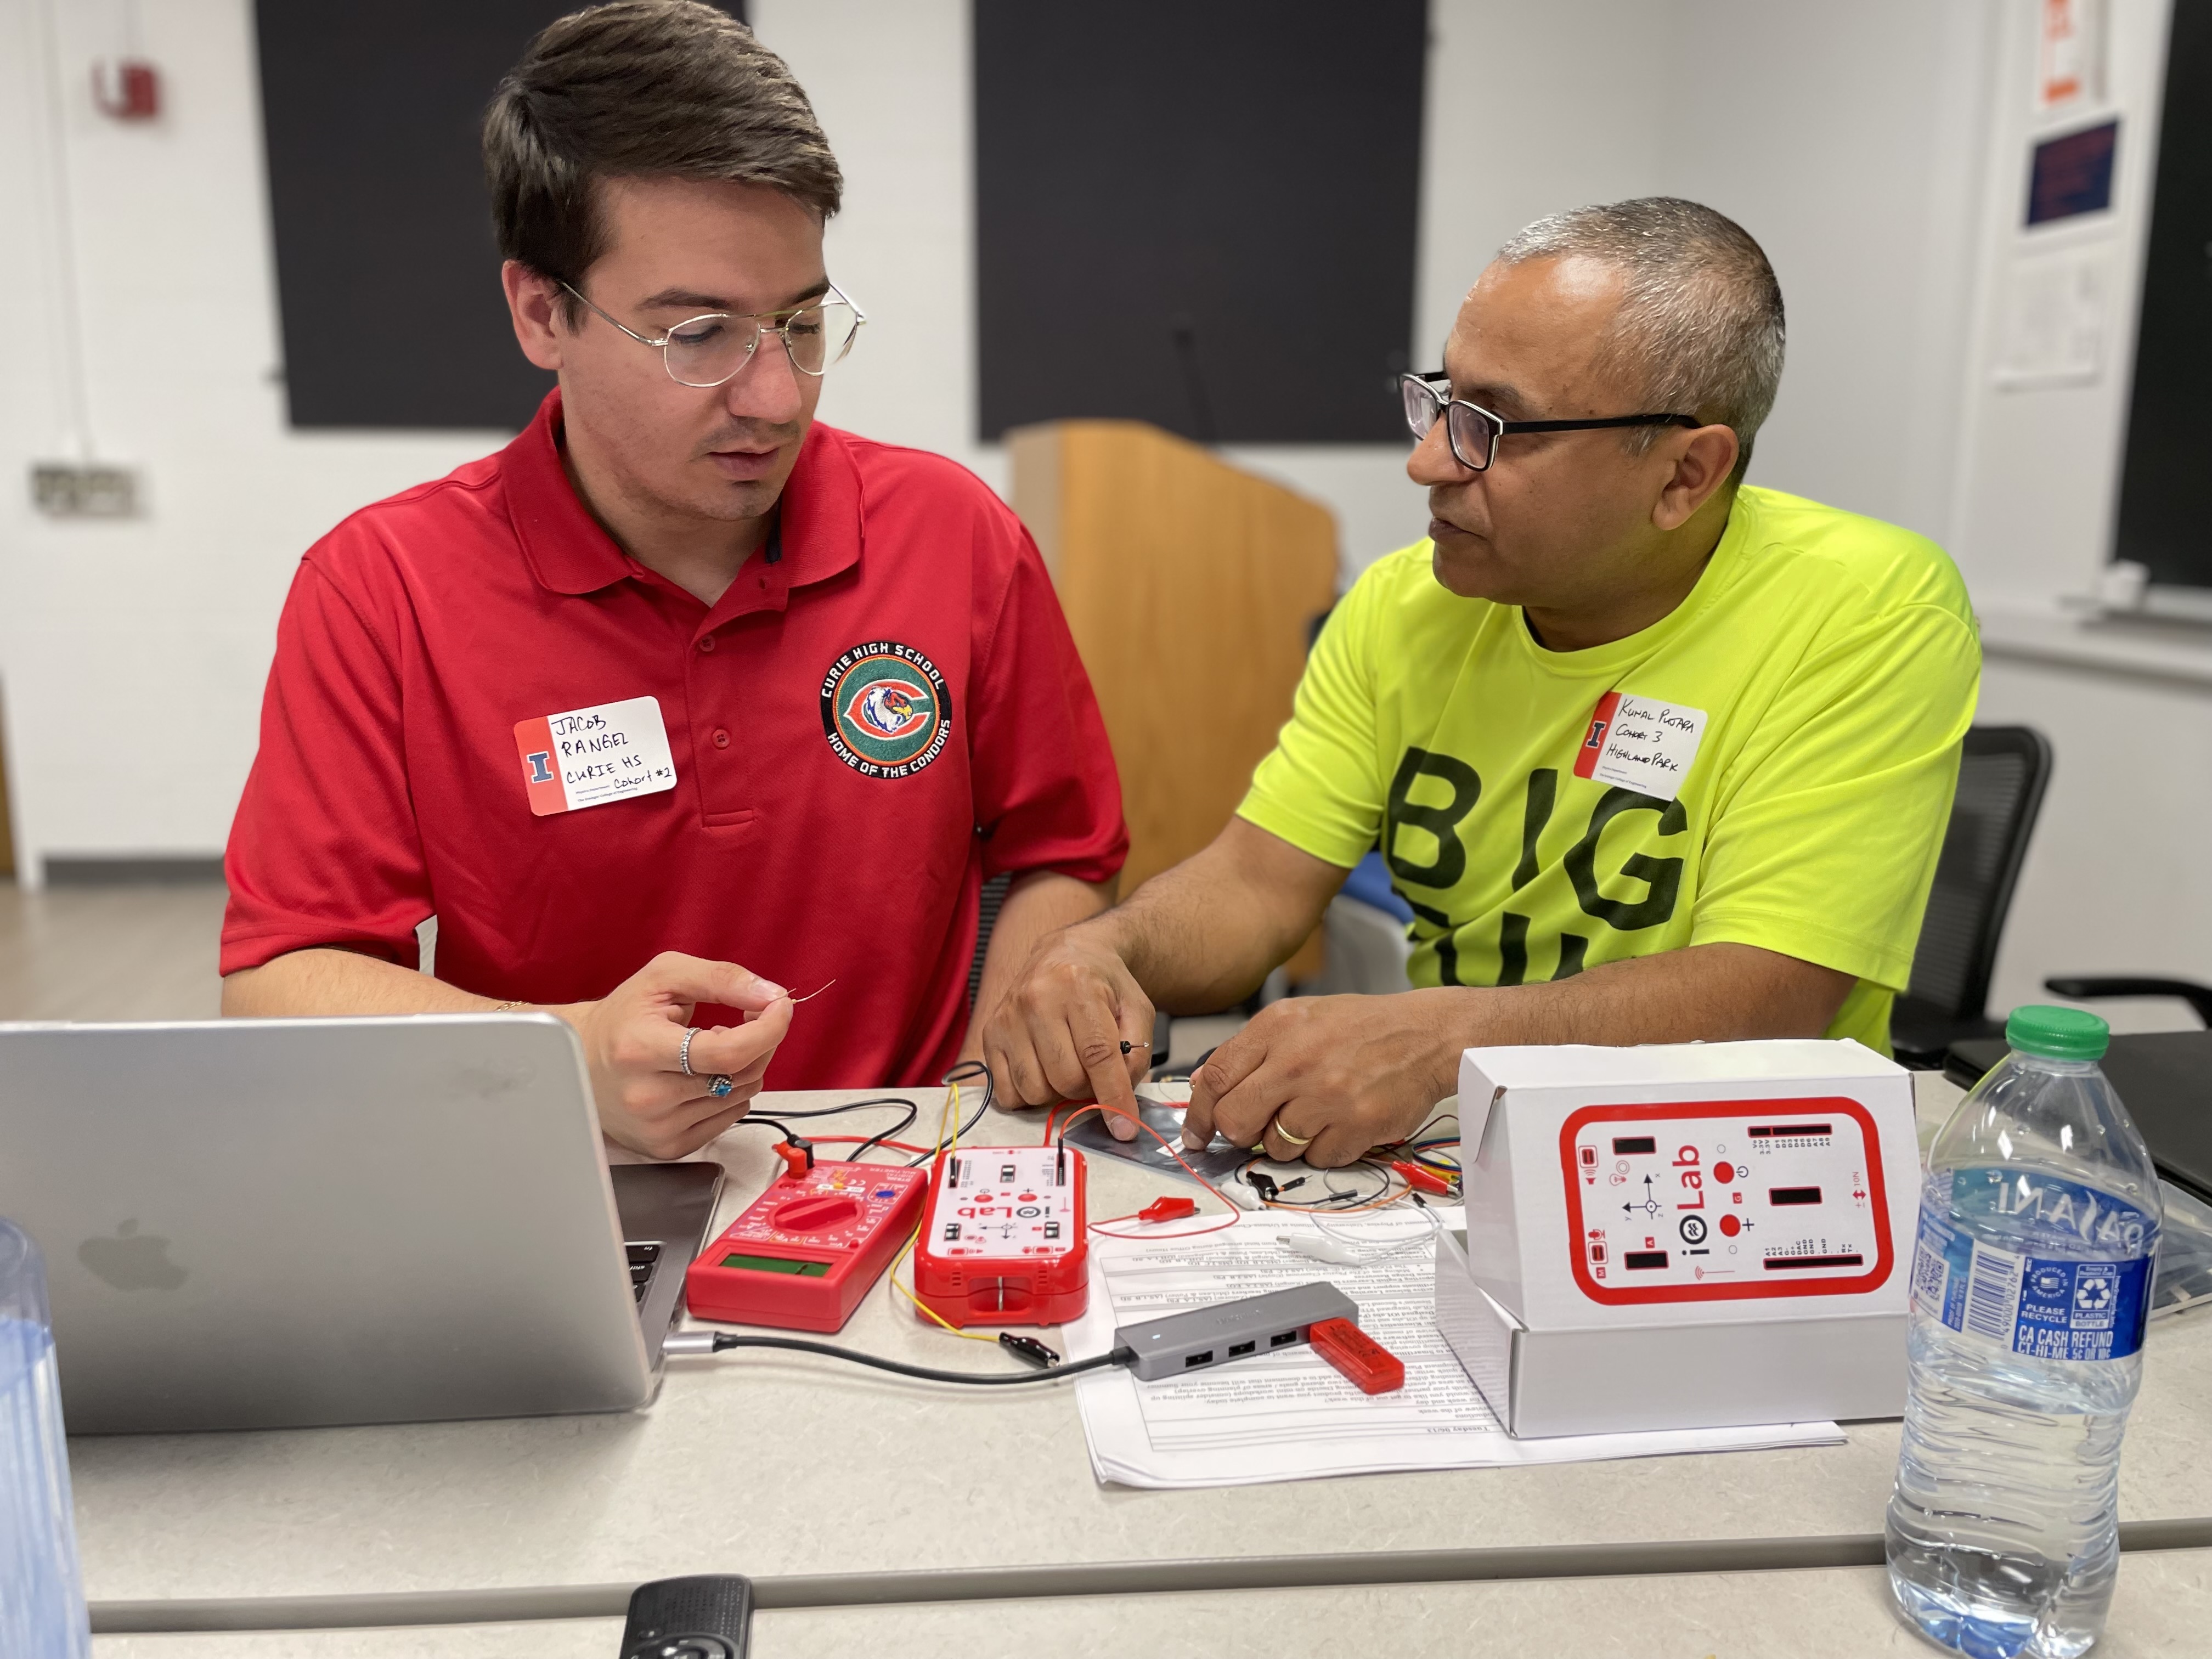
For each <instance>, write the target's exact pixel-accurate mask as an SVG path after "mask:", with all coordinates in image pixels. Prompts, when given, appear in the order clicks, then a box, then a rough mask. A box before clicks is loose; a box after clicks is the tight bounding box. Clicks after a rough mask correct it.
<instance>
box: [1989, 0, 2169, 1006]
mask: <svg viewBox="0 0 2212 1659" xmlns="http://www.w3.org/2000/svg"><path fill="white" fill-rule="evenodd" d="M2108 3H2109V10H2110V17H2111V40H2110V62H2109V64H2108V69H2107V76H2108V97H2107V99H2106V102H2105V106H2104V107H2106V108H2107V109H2109V111H2110V112H2114V113H2117V114H2118V116H2119V118H2120V122H2121V126H2120V138H2119V146H2118V168H2117V173H2116V179H2115V197H2116V204H2117V205H2116V210H2115V212H2114V213H2113V214H2112V216H2110V218H2109V219H2108V220H2105V221H2103V222H2085V223H2083V224H2081V225H2080V226H2077V227H2069V228H2065V229H2063V230H2059V231H2056V232H2054V231H2037V232H2033V233H2025V232H2023V230H2022V228H2021V205H2022V203H2023V202H2024V201H2025V199H2026V195H2027V171H2026V169H2027V155H2028V149H2029V145H2030V143H2032V141H2033V138H2034V137H2035V136H2036V135H2037V133H2038V132H2039V131H2050V130H2052V128H2053V125H2054V124H2051V123H2039V122H2038V121H2037V120H2036V118H2035V117H2034V115H2033V111H2032V109H2031V106H2030V100H2029V96H2028V88H2030V87H2031V86H2032V84H2033V72H2034V61H2035V59H2034V51H2035V37H2034V27H2033V15H2032V13H2033V8H2032V7H2027V6H2021V7H2017V8H2008V9H2007V15H2006V16H2005V18H2004V20H2003V27H2002V32H2001V34H2000V39H1999V57H1998V62H1997V68H1996V84H1997V85H1998V86H1999V87H2000V88H2002V91H2001V94H2000V95H1999V96H1998V97H1997V98H1996V99H1995V100H1993V101H1992V105H1991V108H1990V114H1989V116H1988V118H1987V130H1988V132H1989V135H1990V137H1989V161H1988V163H1987V166H1988V169H1989V181H1988V185H1987V187H1986V189H1984V191H1982V192H1980V196H1979V199H1978V207H1977V216H1976V236H1977V247H1976V268H1975V272H1974V276H1973V279H1972V304H1971V309H1970V313H1969V318H1968V325H1967V331H1966V361H1965V362H1964V363H1963V364H1962V366H1961V370H1960V383H1961V385H1960V391H1961V418H1960V436H1959V439H1958V445H1959V453H1958V460H1957V464H1956V466H1955V469H1954V488H1955V492H1956V493H1955V495H1954V502H1953V513H1952V526H1951V546H1952V548H1953V550H1954V552H1955V554H1956V555H1957V556H1958V559H1959V563H1960V568H1961V569H1962V570H1963V571H1964V572H1965V573H1966V579H1967V582H1968V585H1969V586H1971V587H1972V591H1973V593H1974V597H1975V602H1976V605H1977V608H1978V610H1979V611H1980V612H1981V615H1982V627H1983V639H1984V648H1985V651H1986V653H1987V666H1986V669H1985V671H1984V676H1983V684H1982V703H1981V717H1982V718H1983V719H1984V720H1988V721H1990V722H1992V723H1997V722H2015V721H2017V722H2020V723H2023V724H2027V725H2031V726H2035V727H2036V728H2037V729H2038V730H2039V731H2041V732H2044V733H2045V736H2047V737H2048V738H2050V739H2051V744H2052V747H2053V749H2054V750H2055V755H2056V761H2055V765H2054V769H2053V772H2052V776H2051V793H2050V794H2049V796H2048V798H2047V799H2046V800H2045V806H2044V811H2043V818H2042V822H2041V823H2040V825H2039V828H2038V829H2037V832H2036V837H2035V840H2034V841H2033V842H2032V843H2031V845H2030V848H2029V852H2028V859H2027V866H2026V868H2025V869H2024V870H2023V871H2022V872H2021V885H2020V890H2019V893H2018V895H2017V896H2016V897H2015V901H2014V905H2013V912H2012V921H2011V925H2010V927H2009V929H2008V933H2007V935H2006V939H2005V943H2004V947H2003V949H2002V951H2001V952H2000V954H1999V957H1998V960H1997V974H1996V984H1995V985H1994V986H1993V987H1992V991H1991V1002H1992V1005H1993V1006H1996V1007H1999V1008H2003V1007H2008V1006H2013V1005H2015V1004H2017V1003H2020V1002H2025V1001H2030V1000H2049V999H2048V998H2047V997H2045V995H2044V994H2043V993H2042V990H2041V984H2042V980H2043V978H2044V976H2045V975H2047V974H2056V973H2136V974H2142V973H2154V974H2166V975H2179V976H2182V977H2185V978H2193V979H2198V980H2212V874H2208V873H2207V872H2206V871H2205V869H2204V867H2203V854H2202V847H2203V825H2204V824H2205V823H2207V822H2208V820H2212V633H2208V632H2207V630H2205V629H2201V628H2188V627H2181V628H2175V629H2148V628H2144V627H2142V625H2140V624H2136V625H2130V624H2125V623H2122V624H2115V625H2113V626H2112V627H2110V628H2104V629H2100V628H2097V627H2094V626H2087V627H2085V626H2083V625H2082V624H2081V623H2079V622H2078V621H2075V620H2073V619H2072V618H2071V615H2070V613H2069V605H2068V603H2067V602H2068V601H2069V600H2078V599H2080V598H2081V596H2084V595H2087V594H2088V593H2089V592H2092V591H2093V589H2094V588H2095V586H2096V584H2097V581H2098V578H2099V576H2100V573H2101V572H2102V570H2103V568H2104V567H2105V564H2106V561H2107V559H2108V558H2109V556H2110V552H2111V545H2112V520H2113V517H2114V514H2115V513H2116V511H2117V505H2118V484H2119V462H2120V454H2121V447H2122V444H2123V441H2124V437H2125V431H2126V419H2127V389H2128V385H2129V370H2130V360H2131V358H2132V356H2133V352H2134V345H2135V326H2136V295H2137V290H2138V287H2139V284H2140V282H2141V258H2142V246H2143V242H2144V239H2145V237H2146V235H2147V233H2148V222H2147V221H2148V201H2149V192H2150V186H2151V183H2152V178H2153V170H2154V162H2155V160H2156V155H2155V141H2156V137H2157V127H2158V111H2159V106H2160V94H2161V91H2162V86H2163V77H2164V73H2165V64H2164V49H2165V40H2166V25H2167V18H2168V0H2108ZM2055 125H2056V126H2057V127H2058V128H2064V127H2070V126H2073V125H2079V121H2077V120H2074V119H2068V120H2063V121H2060V122H2058V123H2056V124H2055ZM2052 246H2075V247H2082V246H2101V247H2104V248H2105V249H2106V250H2107V251H2108V252H2109V256H2110V258H2111V261H2112V264H2111V267H2110V274H2111V286H2110V299H2109V302H2108V310H2107V313H2106V330H2105V334H2106V350H2105V362H2104V367H2103V368H2102V370H2101V372H2100V374H2098V376H2097V377H2096V379H2095V380H2093V381H2092V382H2090V383H2088V384H2087V385H2079V386H2048V387H2041V388H2038V389H2033V390H2027V391H2020V390H2007V389H2003V388H2002V387H1999V386H1996V385H1995V384H1994V383H1993V376H1994V371H1995V368H1996V364H1997V362H1998V361H1999V359H2000V356H2001V353H2002V338H2003V318H2004V314H2005V310H2006V302H2007V300H2008V291H2009V285H2010V283H2011V282H2012V280H2013V279H2014V276H2015V273H2016V271H2017V270H2018V269H2019V267H2020V264H2021V260H2022V258H2024V257H2026V258H2033V257H2036V255H2037V254H2038V252H2041V251H2046V250H2048V249H2049V248H2051V247H2052ZM2100 658H2101V659H2102V660H2099V659H2100ZM2121 1012H2123V1013H2124V1015H2125V1016H2126V1017H2127V1019H2128V1023H2129V1024H2131V1025H2134V1026H2136V1027H2138V1028H2143V1027H2151V1026H2161V1025H2188V1024H2196V1023H2197V1022H2196V1021H2195V1019H2194V1018H2193V1017H2192V1016H2191V1015H2190V1014H2188V1012H2186V1010H2185V1008H2184V1007H2183V1006H2182V1005H2179V1004H2175V1003H2166V1004H2162V1005H2144V1006H2136V1007H2135V1008H2132V1009H2126V1010H2123V1011H2121Z"/></svg>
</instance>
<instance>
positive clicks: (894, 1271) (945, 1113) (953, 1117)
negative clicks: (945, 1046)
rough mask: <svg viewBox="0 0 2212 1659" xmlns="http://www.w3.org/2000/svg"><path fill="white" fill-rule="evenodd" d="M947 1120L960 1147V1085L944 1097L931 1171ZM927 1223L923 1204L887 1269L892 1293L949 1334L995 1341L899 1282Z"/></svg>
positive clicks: (942, 1147)
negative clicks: (904, 1263)
mask: <svg viewBox="0 0 2212 1659" xmlns="http://www.w3.org/2000/svg"><path fill="white" fill-rule="evenodd" d="M948 1119H949V1120H950V1121H951V1127H952V1145H953V1146H954V1147H955V1148H956V1149H957V1147H958V1146H959V1145H960V1085H958V1084H957V1083H956V1084H954V1085H952V1086H951V1088H950V1089H949V1090H948V1091H946V1093H945V1109H944V1110H942V1111H940V1112H939V1114H938V1117H937V1145H936V1146H933V1147H932V1148H931V1149H930V1164H931V1167H932V1168H934V1167H935V1166H936V1163H937V1160H938V1158H939V1157H941V1156H942V1155H943V1154H944V1152H945V1125H946V1121H947V1120H948ZM927 1225H929V1206H927V1204H925V1205H923V1206H922V1210H921V1218H919V1219H918V1220H916V1221H915V1224H914V1231H913V1232H911V1233H909V1234H908V1236H907V1241H906V1243H905V1244H904V1245H903V1246H902V1247H901V1248H900V1250H899V1253H898V1254H897V1255H895V1256H893V1257H892V1258H891V1270H890V1273H889V1275H888V1277H889V1279H890V1285H891V1288H892V1289H893V1290H895V1291H897V1292H898V1293H899V1294H900V1295H901V1296H902V1297H905V1298H906V1299H907V1300H908V1301H909V1302H911V1303H913V1304H914V1305H915V1309H916V1310H918V1311H919V1312H921V1314H922V1316H924V1317H926V1318H927V1319H929V1320H930V1321H932V1322H933V1323H935V1324H937V1325H939V1326H941V1327H942V1328H944V1329H945V1330H947V1331H950V1332H951V1334H953V1335H955V1336H958V1337H964V1338H966V1339H967V1340H969V1341H970V1342H996V1341H997V1340H999V1339H998V1338H997V1337H995V1336H984V1335H981V1334H978V1333H976V1332H975V1331H963V1330H962V1329H961V1328H959V1327H958V1326H957V1325H955V1324H954V1323H952V1322H951V1321H950V1320H948V1319H946V1318H945V1316H943V1315H942V1314H940V1313H939V1312H938V1311H937V1310H936V1309H934V1308H933V1307H931V1306H930V1305H929V1304H927V1302H924V1301H923V1300H922V1299H921V1297H918V1296H916V1295H915V1293H914V1292H913V1291H909V1290H908V1289H907V1287H906V1286H905V1285H902V1284H900V1283H899V1276H898V1270H899V1264H900V1263H901V1262H902V1261H905V1260H906V1259H907V1257H908V1256H909V1255H912V1254H913V1253H914V1247H915V1241H916V1240H917V1239H919V1238H920V1237H921V1230H922V1229H923V1228H924V1227H927Z"/></svg>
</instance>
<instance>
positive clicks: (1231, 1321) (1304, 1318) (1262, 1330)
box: [1114, 1279, 1359, 1382]
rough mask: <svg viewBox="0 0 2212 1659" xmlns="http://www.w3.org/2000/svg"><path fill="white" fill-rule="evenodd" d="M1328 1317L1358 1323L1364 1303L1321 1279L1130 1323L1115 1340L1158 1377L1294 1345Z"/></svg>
mask: <svg viewBox="0 0 2212 1659" xmlns="http://www.w3.org/2000/svg"><path fill="white" fill-rule="evenodd" d="M1324 1319H1348V1320H1350V1321H1351V1322H1352V1323H1353V1324H1355V1325H1357V1324H1358V1322H1359V1309H1358V1306H1357V1305H1356V1304H1354V1303H1353V1302H1352V1298H1351V1297H1348V1296H1346V1294H1345V1293H1344V1292H1343V1291H1340V1290H1338V1289H1337V1288H1336V1286H1335V1285H1331V1284H1329V1283H1328V1281H1327V1280H1325V1279H1316V1280H1315V1281H1314V1282H1313V1283H1312V1284H1310V1285H1292V1286H1291V1288H1290V1289H1289V1290H1287V1291H1269V1292H1268V1293H1267V1295H1265V1296H1248V1297H1245V1298H1244V1299H1243V1301H1241V1302H1222V1303H1217V1304H1215V1305H1214V1306H1212V1307H1211V1308H1194V1309H1192V1310H1190V1311H1189V1312H1188V1313H1179V1314H1170V1315H1168V1316H1167V1317H1166V1318H1164V1319H1148V1320H1146V1322H1144V1323H1143V1324H1141V1325H1124V1326H1122V1327H1121V1328H1119V1329H1118V1330H1116V1331H1115V1333H1114V1346H1115V1347H1117V1348H1127V1350H1128V1351H1129V1352H1131V1353H1133V1354H1134V1355H1135V1356H1136V1358H1133V1359H1132V1360H1131V1361H1130V1362H1129V1370H1131V1371H1132V1372H1133V1373H1134V1374H1135V1375H1136V1376H1141V1377H1143V1378H1144V1379H1145V1380H1146V1381H1147V1382H1153V1381H1157V1380H1158V1378H1160V1377H1163V1376H1182V1374H1183V1373H1184V1372H1186V1371H1195V1370H1204V1369H1205V1368H1206V1367H1207V1366H1208V1365H1225V1364H1228V1363H1229V1362H1230V1361H1231V1360H1233V1359H1247V1358H1251V1357H1252V1356H1253V1355H1255V1354H1263V1353H1267V1352H1270V1351H1271V1350H1273V1349H1276V1348H1287V1347H1290V1346H1293V1345H1294V1344H1296V1343H1299V1342H1303V1341H1304V1340H1306V1333H1307V1332H1309V1331H1310V1330H1311V1329H1312V1328H1314V1327H1315V1326H1316V1324H1318V1323H1320V1322H1322V1320H1324Z"/></svg>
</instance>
